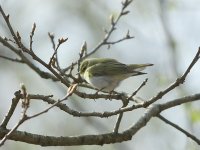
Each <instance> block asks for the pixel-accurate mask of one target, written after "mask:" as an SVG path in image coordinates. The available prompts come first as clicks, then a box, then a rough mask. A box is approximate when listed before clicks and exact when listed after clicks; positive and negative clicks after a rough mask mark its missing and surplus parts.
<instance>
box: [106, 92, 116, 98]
mask: <svg viewBox="0 0 200 150" xmlns="http://www.w3.org/2000/svg"><path fill="white" fill-rule="evenodd" d="M115 93H116V92H115V91H114V90H112V91H110V92H109V97H108V99H109V100H111V97H112V94H115Z"/></svg>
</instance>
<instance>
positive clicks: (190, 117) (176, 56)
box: [0, 0, 200, 150]
mask: <svg viewBox="0 0 200 150" xmlns="http://www.w3.org/2000/svg"><path fill="white" fill-rule="evenodd" d="M0 3H1V5H2V7H3V9H4V10H5V12H6V13H9V14H10V20H11V23H12V25H13V26H14V28H15V30H18V31H19V32H20V34H21V36H22V40H23V42H24V43H25V45H27V46H28V45H29V33H30V31H31V28H32V25H33V23H34V22H35V23H36V25H37V28H36V31H35V36H34V43H33V49H34V51H35V53H36V54H38V55H39V56H40V58H42V59H43V60H45V61H49V58H50V56H51V55H52V53H53V50H52V44H51V42H50V39H49V37H48V32H52V33H54V34H55V39H57V38H61V37H68V38H69V40H68V41H67V42H66V43H65V44H64V45H62V46H61V47H60V49H59V53H58V57H59V60H60V64H61V66H62V67H67V66H68V65H70V64H71V62H74V61H76V60H77V59H78V57H79V55H78V53H79V51H80V48H81V45H82V44H83V42H84V41H86V42H87V45H88V52H90V51H91V50H92V49H93V48H94V46H95V45H97V44H98V42H99V41H100V40H102V39H103V37H104V32H103V30H104V29H108V28H109V26H110V20H109V16H110V15H111V14H113V15H114V16H117V15H118V13H119V11H120V9H121V0H109V1H107V0H101V1H99V0H92V1H91V0H84V1H83V0H68V1H65V0H57V1H55V0H43V1H40V0H29V1H26V0H20V1H17V0H0ZM199 6H200V1H199V0H190V1H187V0H151V1H147V0H134V1H133V2H132V4H131V5H130V6H129V7H128V10H130V11H131V12H130V14H128V15H127V16H124V17H122V19H121V20H120V22H119V24H117V30H116V31H114V33H113V34H112V36H111V39H110V40H111V41H114V40H118V39H120V38H122V37H124V35H126V32H127V30H129V31H130V34H131V35H132V36H134V37H135V38H134V39H131V40H127V41H123V42H121V43H118V44H115V45H113V46H111V47H110V49H107V47H101V49H100V50H99V51H98V52H97V53H95V54H94V55H93V56H92V57H111V58H115V59H117V60H119V61H121V62H124V63H153V64H155V65H154V66H153V67H150V68H148V69H147V70H146V72H148V75H145V76H140V77H135V78H129V79H127V80H125V81H124V82H123V83H122V84H121V85H120V87H119V88H118V89H117V91H123V92H126V93H131V92H133V91H134V90H135V89H136V88H137V87H138V86H139V85H140V84H141V83H142V81H143V80H144V79H145V78H147V77H148V78H149V80H148V83H147V85H146V86H145V87H144V88H143V89H142V90H141V91H140V92H139V93H138V96H139V97H142V98H143V99H146V100H147V99H149V98H151V97H152V96H154V95H155V94H156V93H157V92H159V91H160V90H162V89H164V88H166V87H167V86H168V85H169V84H171V83H172V82H173V81H175V79H176V78H177V77H178V76H180V75H181V74H182V73H183V72H184V71H185V70H186V68H187V67H188V65H189V64H190V62H191V61H192V59H193V57H194V55H195V53H196V52H197V49H198V47H199V46H200V34H199V33H200V9H199ZM0 35H1V36H6V37H10V38H11V35H10V34H9V32H8V29H7V27H6V24H5V22H4V20H3V19H2V17H0ZM0 55H4V56H9V57H13V58H15V57H16V55H14V54H13V53H12V52H10V51H9V50H8V49H7V48H5V47H3V46H2V45H0ZM34 63H35V64H36V65H38V66H39V67H41V66H40V65H39V64H37V63H36V62H34ZM199 66H200V63H199V62H198V63H197V64H196V65H195V66H194V68H193V69H192V71H191V72H190V74H189V76H188V77H187V79H186V82H185V83H184V85H181V86H180V87H179V88H176V90H173V91H172V92H170V93H169V94H167V95H166V96H164V97H163V99H162V100H159V103H162V102H166V101H169V100H172V99H175V98H179V97H182V96H185V95H191V94H195V93H198V92H199V91H200V87H199V85H200V80H199V75H200V67H199ZM41 68H42V67H41ZM42 69H44V68H42ZM0 83H1V85H0V102H1V105H0V120H2V119H3V117H4V116H5V114H6V112H7V111H8V108H9V106H10V104H11V99H12V98H13V97H14V92H15V91H17V90H19V89H20V83H24V84H25V86H26V87H27V90H28V92H29V93H32V94H44V95H49V94H53V95H54V98H61V97H63V96H64V95H65V94H66V90H67V89H66V87H64V86H63V85H62V84H60V83H54V82H52V81H51V80H44V79H41V78H40V77H39V76H38V75H37V74H36V73H35V72H34V71H32V70H31V69H30V68H29V67H27V66H26V65H24V64H16V63H13V62H10V61H7V60H4V59H1V58H0ZM88 92H90V91H88ZM66 103H67V105H68V106H70V107H72V108H73V109H75V110H78V111H91V112H92V111H100V112H103V111H110V110H115V109H117V108H119V107H120V106H121V103H120V102H118V101H115V100H113V101H105V100H96V101H93V100H87V99H84V100H83V99H80V98H78V97H77V96H73V97H72V98H71V100H70V101H67V102H66ZM47 107H48V105H47V104H46V103H43V102H41V101H39V100H38V101H37V100H34V101H31V107H30V109H29V111H28V114H35V113H37V112H39V111H41V110H43V109H44V108H47ZM20 111H21V109H20V106H18V108H17V110H16V113H15V114H14V116H13V117H12V119H11V122H10V123H9V125H8V127H9V128H12V127H13V126H14V125H15V123H16V122H17V121H18V120H19V118H20ZM144 111H145V110H144V109H141V110H136V111H134V112H128V113H126V114H125V115H124V118H123V119H122V123H121V127H120V131H122V130H125V129H126V128H127V127H129V126H130V125H132V124H133V123H134V122H136V121H137V119H138V118H139V117H140V116H141V115H142V114H143V113H144ZM162 115H163V116H165V117H166V118H168V119H169V120H170V121H172V122H174V123H176V124H178V125H180V126H181V127H183V128H184V129H186V130H187V131H189V132H191V133H193V134H194V135H196V136H197V137H200V130H199V129H200V105H199V102H194V103H190V104H185V105H181V106H178V107H175V108H173V109H170V110H167V111H165V112H163V113H162ZM115 121H116V117H111V118H108V119H107V118H106V119H99V118H93V117H92V118H75V117H72V116H69V115H67V114H66V113H63V112H61V111H60V110H59V109H57V108H54V109H52V110H51V111H49V112H48V113H46V114H44V115H42V116H40V117H37V118H35V119H32V120H30V121H27V122H25V123H24V124H23V125H22V126H20V128H19V130H22V131H27V132H31V133H35V134H42V135H52V136H73V135H83V134H99V133H105V132H111V131H112V130H113V127H114V125H115ZM1 149H2V150H8V149H29V150H32V149H41V150H46V149H48V150H49V149H50V150H51V149H52V150H53V149H58V150H68V149H69V150H78V149H87V150H92V149H106V150H114V149H115V150H121V149H126V150H138V149H140V150H146V149H148V150H160V149H162V150H197V149H199V147H198V145H197V144H196V143H195V142H193V141H192V140H190V139H189V138H187V137H186V136H185V135H184V134H182V133H180V132H179V131H177V130H176V129H174V128H172V127H171V126H169V125H167V124H165V123H163V122H162V121H160V120H159V119H157V118H153V119H152V120H151V121H150V122H149V123H148V124H147V126H146V127H144V128H143V129H142V130H140V131H139V132H138V133H137V134H136V135H135V136H134V137H133V139H132V140H131V141H128V142H123V143H119V144H110V145H104V146H74V147H73V146H71V147H40V146H35V145H30V144H25V143H20V142H15V141H6V143H5V145H4V146H3V147H1Z"/></svg>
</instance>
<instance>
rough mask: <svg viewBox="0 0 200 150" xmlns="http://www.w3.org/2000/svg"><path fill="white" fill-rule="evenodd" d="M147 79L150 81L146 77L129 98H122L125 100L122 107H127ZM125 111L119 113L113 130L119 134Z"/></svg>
mask: <svg viewBox="0 0 200 150" xmlns="http://www.w3.org/2000/svg"><path fill="white" fill-rule="evenodd" d="M147 81H148V79H147V78H146V79H145V80H144V81H143V82H142V84H141V85H140V86H139V87H138V88H137V89H136V90H135V92H133V93H132V95H131V96H130V97H128V98H127V99H125V100H123V99H122V100H123V106H122V108H125V107H126V106H127V105H128V103H129V101H130V100H131V99H132V98H133V96H135V95H136V94H137V93H138V92H139V90H140V89H141V88H142V87H143V86H145V84H146V83H147ZM123 113H124V112H121V113H120V114H119V115H118V118H117V122H116V124H115V127H114V130H113V132H114V133H115V134H117V133H118V131H119V126H120V123H121V120H122V117H123Z"/></svg>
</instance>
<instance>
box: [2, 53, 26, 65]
mask: <svg viewBox="0 0 200 150" xmlns="http://www.w3.org/2000/svg"><path fill="white" fill-rule="evenodd" d="M0 58H3V59H6V60H9V61H12V62H17V63H24V61H23V60H20V59H18V58H10V57H7V56H2V55H0Z"/></svg>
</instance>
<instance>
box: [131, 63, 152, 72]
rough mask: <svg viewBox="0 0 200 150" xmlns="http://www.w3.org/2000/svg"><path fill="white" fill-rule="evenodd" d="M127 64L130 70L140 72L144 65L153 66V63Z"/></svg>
mask: <svg viewBox="0 0 200 150" xmlns="http://www.w3.org/2000/svg"><path fill="white" fill-rule="evenodd" d="M128 66H129V68H130V69H131V70H134V71H138V72H140V71H142V70H144V69H145V68H146V67H149V66H153V64H131V65H128Z"/></svg>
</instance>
